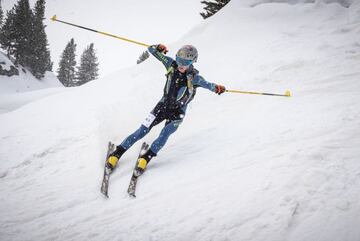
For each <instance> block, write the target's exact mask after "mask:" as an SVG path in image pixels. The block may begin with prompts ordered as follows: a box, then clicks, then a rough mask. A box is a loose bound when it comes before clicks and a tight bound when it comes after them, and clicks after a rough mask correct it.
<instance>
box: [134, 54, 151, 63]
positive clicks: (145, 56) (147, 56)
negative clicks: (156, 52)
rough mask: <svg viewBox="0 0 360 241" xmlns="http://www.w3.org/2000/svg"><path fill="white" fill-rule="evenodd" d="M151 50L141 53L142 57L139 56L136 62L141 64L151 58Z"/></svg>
mask: <svg viewBox="0 0 360 241" xmlns="http://www.w3.org/2000/svg"><path fill="white" fill-rule="evenodd" d="M149 56H150V55H149V52H148V51H144V52H143V53H142V54H141V55H140V57H139V59H138V60H137V61H136V63H137V64H140V63H142V62H144V61H145V60H146V59H147V58H149Z"/></svg>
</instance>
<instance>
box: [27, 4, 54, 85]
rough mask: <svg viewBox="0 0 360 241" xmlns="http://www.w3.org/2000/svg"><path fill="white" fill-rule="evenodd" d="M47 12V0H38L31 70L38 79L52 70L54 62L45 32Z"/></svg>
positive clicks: (35, 8) (32, 42)
mask: <svg viewBox="0 0 360 241" xmlns="http://www.w3.org/2000/svg"><path fill="white" fill-rule="evenodd" d="M44 14H45V0H38V1H37V2H36V4H35V7H34V18H33V31H34V33H35V34H33V35H32V39H31V46H32V49H31V50H32V57H33V61H32V62H31V66H30V69H31V72H32V73H33V74H34V76H35V77H36V78H38V79H40V78H42V77H44V74H45V72H46V71H51V69H52V63H51V59H50V51H49V49H48V41H47V36H46V33H45V27H46V26H45V25H44V24H43V20H44V19H45V18H44Z"/></svg>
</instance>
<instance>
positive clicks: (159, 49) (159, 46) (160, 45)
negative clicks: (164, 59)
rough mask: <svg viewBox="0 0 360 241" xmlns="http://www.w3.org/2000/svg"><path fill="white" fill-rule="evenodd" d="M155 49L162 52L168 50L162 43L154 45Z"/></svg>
mask: <svg viewBox="0 0 360 241" xmlns="http://www.w3.org/2000/svg"><path fill="white" fill-rule="evenodd" d="M156 50H157V51H159V52H160V53H164V54H167V52H169V50H168V49H167V48H166V46H165V45H163V44H158V45H156Z"/></svg>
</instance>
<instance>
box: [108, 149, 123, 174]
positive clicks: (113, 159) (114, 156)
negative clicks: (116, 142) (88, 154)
mask: <svg viewBox="0 0 360 241" xmlns="http://www.w3.org/2000/svg"><path fill="white" fill-rule="evenodd" d="M125 151H126V150H125V149H124V148H122V147H121V146H118V147H116V150H115V151H114V152H113V153H111V154H110V155H109V157H108V159H107V161H106V166H107V167H109V168H110V169H111V171H112V170H114V169H115V167H116V165H117V163H118V161H119V159H120V157H121V156H122V154H124V152H125Z"/></svg>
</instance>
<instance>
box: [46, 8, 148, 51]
mask: <svg viewBox="0 0 360 241" xmlns="http://www.w3.org/2000/svg"><path fill="white" fill-rule="evenodd" d="M51 20H52V21H56V22H59V23H64V24H67V25H70V26H73V27H77V28H82V29H85V30H88V31H91V32H95V33H99V34H102V35H106V36H109V37H113V38H117V39H120V40H123V41H127V42H130V43H134V44H137V45H141V46H144V47H149V46H150V45H148V44H144V43H141V42H138V41H135V40H132V39H128V38H124V37H120V36H117V35H114V34H110V33H105V32H101V31H98V30H95V29H91V28H87V27H84V26H80V25H77V24H73V23H69V22H65V21H62V20H59V19H57V17H56V15H54V16H52V17H51Z"/></svg>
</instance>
